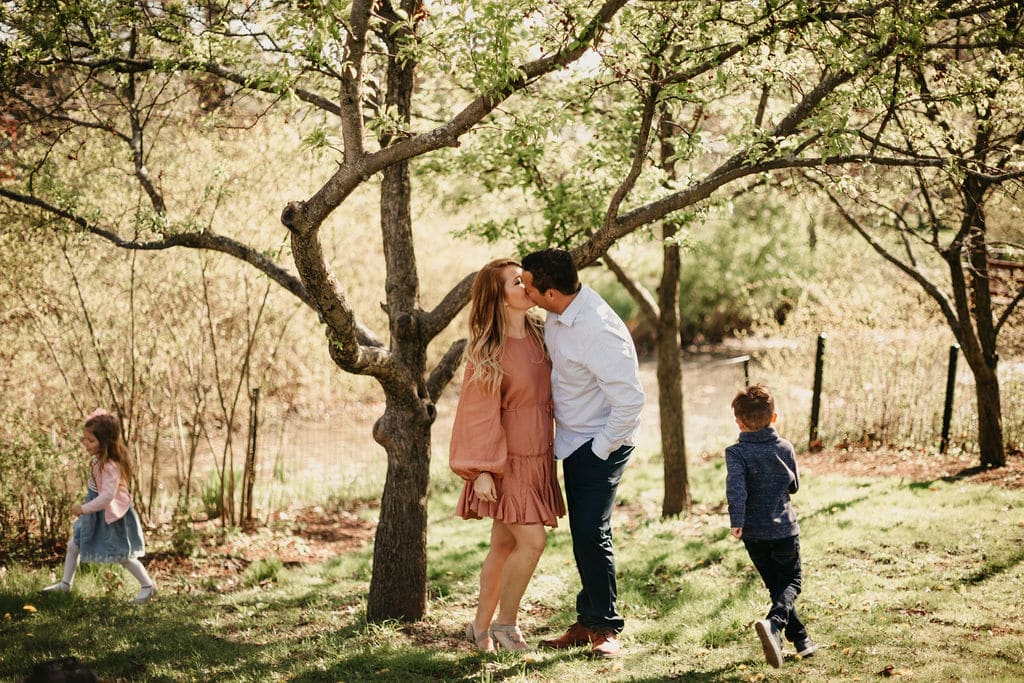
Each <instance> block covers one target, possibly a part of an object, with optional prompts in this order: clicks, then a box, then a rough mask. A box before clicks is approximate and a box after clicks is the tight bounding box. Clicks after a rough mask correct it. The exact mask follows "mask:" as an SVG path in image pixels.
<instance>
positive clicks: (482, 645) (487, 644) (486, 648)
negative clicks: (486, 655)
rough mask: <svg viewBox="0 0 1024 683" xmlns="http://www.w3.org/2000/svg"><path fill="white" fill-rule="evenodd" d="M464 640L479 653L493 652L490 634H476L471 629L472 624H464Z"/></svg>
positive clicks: (474, 630) (485, 632)
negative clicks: (471, 644)
mask: <svg viewBox="0 0 1024 683" xmlns="http://www.w3.org/2000/svg"><path fill="white" fill-rule="evenodd" d="M466 640H468V641H469V642H471V643H473V645H475V646H476V649H477V650H479V651H480V652H494V643H493V642H492V641H491V636H490V633H489V632H487V631H484V632H483V633H477V632H476V629H475V628H473V622H472V621H471V622H469V623H468V624H466Z"/></svg>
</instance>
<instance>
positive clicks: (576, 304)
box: [555, 285, 590, 327]
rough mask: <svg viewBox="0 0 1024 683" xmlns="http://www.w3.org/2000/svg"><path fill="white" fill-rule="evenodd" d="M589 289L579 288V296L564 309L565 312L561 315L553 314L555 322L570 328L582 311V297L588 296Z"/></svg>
mask: <svg viewBox="0 0 1024 683" xmlns="http://www.w3.org/2000/svg"><path fill="white" fill-rule="evenodd" d="M589 291H590V288H589V287H587V286H586V285H581V286H580V291H579V294H577V295H576V297H575V298H574V299H573V300H572V301H571V302H570V303H569V305H568V306H566V307H565V310H564V311H562V312H561V313H556V314H555V322H559V323H561V324H563V325H565V326H567V327H572V326H573V323H575V322H576V318H578V317H579V315H580V313H581V312H582V311H583V307H584V304H583V297H585V296H589Z"/></svg>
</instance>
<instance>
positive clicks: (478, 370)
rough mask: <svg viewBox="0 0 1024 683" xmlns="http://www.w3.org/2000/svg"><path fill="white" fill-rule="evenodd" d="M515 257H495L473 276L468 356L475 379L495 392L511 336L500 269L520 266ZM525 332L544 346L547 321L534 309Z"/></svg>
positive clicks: (528, 318) (497, 388)
mask: <svg viewBox="0 0 1024 683" xmlns="http://www.w3.org/2000/svg"><path fill="white" fill-rule="evenodd" d="M519 265H520V264H519V262H518V261H516V260H515V259H507V258H505V259H495V260H494V261H491V262H490V263H488V264H487V265H485V266H484V267H483V268H481V269H480V272H479V273H477V274H476V278H474V279H473V291H472V295H471V296H472V300H471V302H470V308H469V348H468V350H467V351H466V359H467V360H468V361H469V362H470V363H472V364H473V371H474V374H473V380H474V381H479V382H482V383H483V385H484V387H485V388H486V389H487V391H489V392H491V393H496V392H497V391H498V390H499V389H500V388H501V378H502V370H501V353H502V351H503V350H504V349H505V340H506V339H507V338H508V320H507V318H506V317H505V282H504V281H503V280H502V278H501V271H502V270H504V269H505V268H507V267H508V266H519ZM526 332H527V334H529V335H530V336H532V337H533V338H534V339H535V340H537V342H538V343H539V344H540V347H541V348H542V349H544V355H545V357H547V349H546V348H545V347H544V322H543V321H542V320H541V319H540V317H539V316H537V315H536V314H534V313H527V314H526Z"/></svg>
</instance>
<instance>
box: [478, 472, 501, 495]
mask: <svg viewBox="0 0 1024 683" xmlns="http://www.w3.org/2000/svg"><path fill="white" fill-rule="evenodd" d="M473 493H475V494H476V497H477V498H479V499H480V500H482V501H484V502H485V503H496V502H498V489H497V487H496V486H495V485H494V477H492V476H491V473H490V472H481V473H480V474H479V476H477V478H476V479H474V480H473Z"/></svg>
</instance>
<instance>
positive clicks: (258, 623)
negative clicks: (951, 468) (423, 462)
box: [0, 454, 1024, 682]
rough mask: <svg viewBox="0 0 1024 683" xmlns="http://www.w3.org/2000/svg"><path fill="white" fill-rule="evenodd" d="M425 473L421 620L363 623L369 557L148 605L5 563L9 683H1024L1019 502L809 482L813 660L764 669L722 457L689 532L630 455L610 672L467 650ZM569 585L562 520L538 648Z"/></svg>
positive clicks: (705, 478) (458, 562)
mask: <svg viewBox="0 0 1024 683" xmlns="http://www.w3.org/2000/svg"><path fill="white" fill-rule="evenodd" d="M435 468H436V470H435V473H436V475H437V476H435V482H436V483H435V488H434V491H433V493H432V498H431V519H432V522H431V527H430V530H429V538H430V550H429V571H430V577H429V590H430V613H429V616H428V617H427V618H426V619H425V620H424V621H422V622H419V623H415V624H397V623H387V624H367V623H366V622H365V619H364V603H365V595H366V591H367V588H368V585H369V578H370V558H371V552H370V549H369V548H368V547H366V548H363V549H361V550H358V551H353V552H350V553H347V554H345V555H344V556H342V557H339V558H337V559H334V560H331V561H328V562H326V563H322V564H315V565H306V566H303V567H298V568H292V569H289V568H285V567H283V566H282V565H281V563H280V562H276V561H274V560H273V558H271V559H269V560H267V561H264V562H259V563H256V564H253V565H250V566H249V568H248V569H247V570H246V574H245V576H244V580H243V581H242V582H241V583H240V584H239V587H238V588H236V589H234V590H232V591H230V592H226V593H217V592H212V591H211V590H209V588H208V587H207V586H204V585H202V584H201V583H200V582H197V585H194V586H192V589H191V590H187V589H186V588H183V587H188V586H189V585H190V584H189V582H188V579H187V577H182V578H181V580H180V581H179V582H177V583H175V584H174V585H168V586H167V588H166V589H165V590H164V591H163V592H162V593H161V594H160V595H159V596H158V597H157V598H156V599H155V600H154V601H153V602H151V603H150V604H147V605H143V606H141V607H135V606H133V605H130V604H129V601H130V597H131V596H132V595H133V594H134V585H133V581H132V579H131V578H130V577H128V576H127V575H126V574H124V573H123V572H122V571H121V569H120V568H119V567H116V566H115V567H114V569H113V571H112V572H111V571H108V570H109V567H105V566H94V565H83V571H82V573H81V574H80V578H79V580H78V581H77V583H76V586H75V592H73V593H71V594H59V595H48V596H41V595H39V594H38V593H37V591H38V589H39V588H40V587H42V586H43V585H45V584H46V583H48V582H49V581H50V580H51V579H50V576H51V569H47V570H39V569H28V568H25V567H21V566H12V567H6V568H4V569H3V570H0V615H2V616H3V619H2V621H0V660H2V661H0V680H4V681H8V680H11V681H18V680H21V679H22V678H23V677H24V676H25V675H26V674H27V672H28V671H29V669H30V667H31V665H32V663H34V662H39V661H43V660H46V659H50V658H54V657H61V656H68V655H73V656H76V657H78V658H79V659H80V660H82V661H84V662H86V663H88V664H89V665H90V666H91V667H92V668H93V669H94V670H95V671H96V672H97V673H98V674H99V675H100V677H101V678H105V679H121V680H152V681H192V680H197V681H206V680H231V681H267V680H295V681H365V680H381V681H759V680H771V681H872V680H878V679H880V678H883V677H892V678H896V679H897V680H907V681H971V682H974V681H1021V680H1024V612H1022V610H1021V607H1020V603H1021V601H1022V599H1024V562H1022V560H1024V515H1022V512H1021V511H1022V510H1024V490H1022V489H1017V490H1008V489H1003V488H997V487H991V486H989V485H981V484H972V483H965V482H946V481H941V480H937V481H923V482H922V481H914V482H911V481H905V480H900V479H896V478H884V479H883V478H851V477H846V476H839V475H825V474H821V475H814V474H810V473H804V476H803V480H802V484H803V488H802V489H801V491H800V492H799V493H798V494H797V495H796V497H795V499H794V500H795V504H796V506H797V512H798V514H799V515H800V521H801V527H802V532H803V533H802V539H801V544H802V551H803V561H804V575H805V578H804V593H803V595H802V596H801V599H800V602H799V605H800V608H801V611H802V615H803V618H804V620H805V622H806V623H807V625H808V629H809V631H810V633H811V635H812V637H814V638H815V639H816V640H817V641H818V642H819V643H820V644H821V645H822V646H823V647H822V649H821V650H820V651H819V652H818V653H817V654H816V655H815V656H813V657H811V658H808V659H806V660H802V661H800V660H797V659H796V658H795V657H794V656H792V655H791V654H789V655H788V656H787V658H786V661H785V663H784V665H783V667H782V668H781V669H772V668H770V667H769V666H768V665H767V664H765V663H764V660H763V656H762V654H761V650H760V646H759V644H758V640H757V637H756V635H755V634H754V631H753V628H752V624H753V622H754V620H756V619H759V618H761V617H762V616H763V615H764V613H765V611H766V609H767V594H766V592H765V590H764V589H763V587H762V586H761V585H760V582H759V579H758V577H757V575H756V574H755V573H754V571H753V569H752V567H751V565H750V562H749V560H748V558H747V557H746V554H745V552H744V550H743V547H742V544H741V543H739V542H737V541H735V540H733V539H732V538H730V537H729V536H728V529H727V526H728V520H727V517H726V516H725V514H724V512H725V510H724V480H725V470H724V463H723V462H722V460H721V458H718V459H713V460H711V461H710V462H707V463H703V462H696V463H693V464H692V466H691V470H692V471H691V479H692V485H693V492H694V514H693V515H691V516H690V517H688V518H685V519H668V520H663V519H661V518H660V517H659V510H660V499H661V493H660V486H661V483H660V482H661V477H660V471H661V464H660V462H658V461H656V460H655V459H654V458H651V457H645V455H644V454H638V456H637V457H636V458H635V459H634V462H633V463H632V464H631V465H630V468H629V469H628V470H627V474H626V478H625V480H624V482H623V485H622V487H621V489H620V494H621V495H620V506H619V507H618V509H617V511H616V516H615V540H616V548H617V558H618V565H619V591H620V600H621V609H622V611H623V613H624V615H625V616H626V620H627V627H626V631H625V632H624V633H623V644H624V646H625V648H626V651H625V654H624V656H622V657H621V658H619V659H617V660H612V661H590V660H589V659H587V658H586V657H585V656H584V652H585V651H584V650H582V649H581V650H576V651H569V652H558V653H554V652H547V651H536V652H531V653H528V654H526V655H518V654H511V653H506V652H499V653H496V654H493V655H479V654H477V653H476V652H475V651H473V650H472V649H471V646H470V644H469V643H467V642H463V641H462V639H461V632H462V626H463V624H464V623H465V622H466V621H468V620H469V618H470V615H471V613H472V610H473V604H474V600H475V590H476V576H477V571H478V569H479V566H480V563H481V561H482V558H483V555H484V554H485V552H486V548H487V533H488V524H487V523H486V522H483V521H478V522H466V521H462V520H457V519H454V518H452V516H451V510H452V509H453V507H454V501H455V497H456V494H457V488H456V484H455V482H454V481H452V478H451V477H449V476H447V473H446V471H445V470H444V469H443V467H441V464H437V463H435ZM52 569H55V568H52ZM577 586H578V580H577V578H576V575H575V567H574V565H573V560H572V552H571V544H570V539H569V533H568V528H567V524H566V525H563V526H562V527H561V528H559V529H557V530H555V531H553V532H552V533H551V534H550V536H549V545H548V550H547V552H546V553H545V555H544V557H543V558H542V560H541V564H540V567H539V568H538V570H537V574H536V576H535V577H534V580H533V582H532V583H531V585H530V588H529V590H528V592H527V602H526V604H525V605H524V613H523V616H522V619H521V624H522V626H523V629H524V631H525V632H526V635H527V638H528V639H529V640H531V641H532V642H536V640H537V639H538V638H539V637H542V636H547V635H549V634H554V633H558V632H560V631H561V630H562V629H564V628H565V626H567V625H568V624H569V623H570V622H571V621H572V620H573V618H574V613H573V609H572V605H573V604H574V596H575V591H576V589H577ZM790 650H791V648H790Z"/></svg>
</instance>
